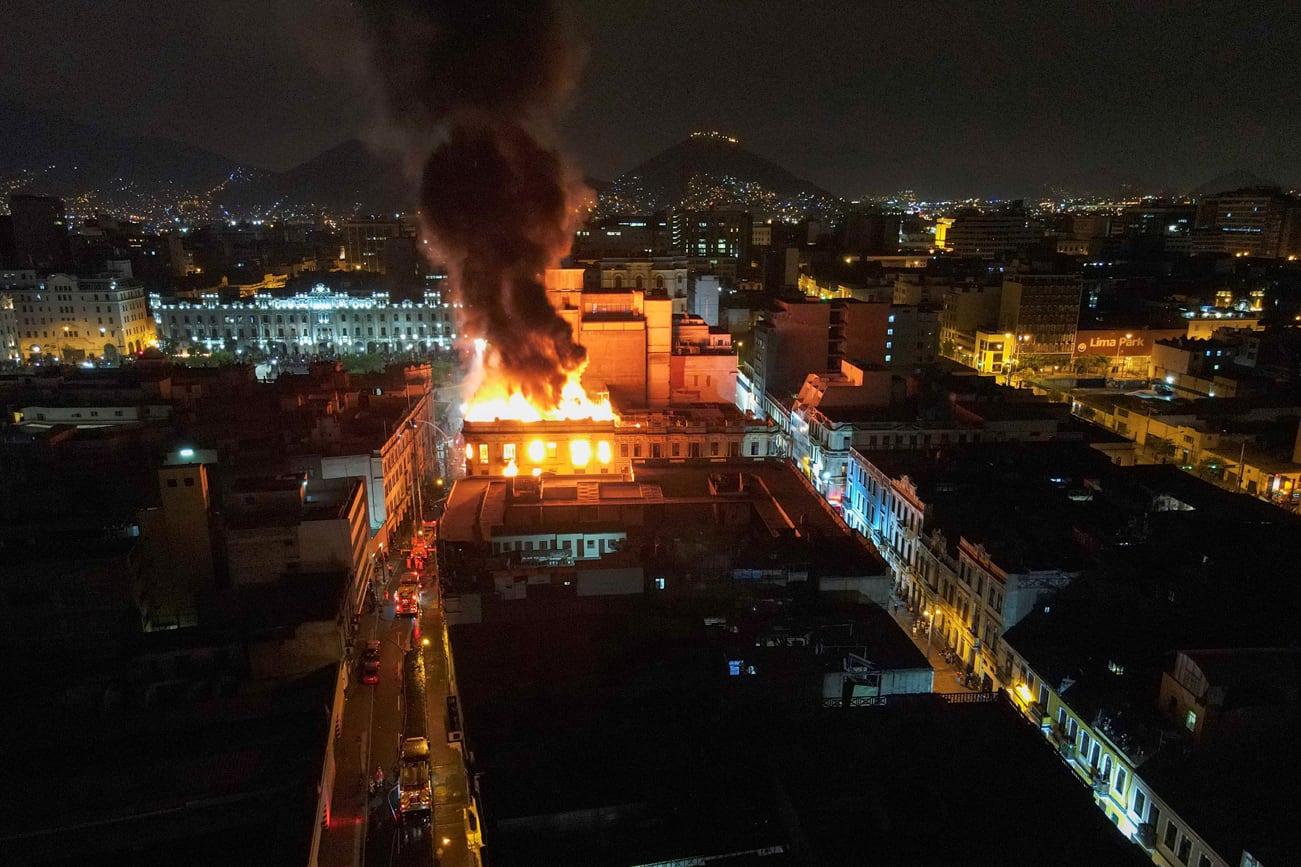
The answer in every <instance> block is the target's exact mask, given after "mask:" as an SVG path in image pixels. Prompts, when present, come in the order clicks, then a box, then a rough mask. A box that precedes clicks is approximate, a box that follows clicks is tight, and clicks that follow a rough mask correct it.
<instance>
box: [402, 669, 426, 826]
mask: <svg viewBox="0 0 1301 867" xmlns="http://www.w3.org/2000/svg"><path fill="white" fill-rule="evenodd" d="M402 705H403V713H402V745H401V747H399V751H398V815H399V819H400V821H401V823H402V827H403V829H404V830H406V831H408V832H415V833H421V832H423V831H426V830H428V829H429V826H430V822H431V819H432V816H433V804H434V795H433V769H432V765H431V763H430V756H429V737H428V723H427V717H426V709H425V660H424V657H423V656H421V653H420V648H419V647H414V648H412V649H411V650H408V651H407V654H406V656H405V658H404V659H403V660H402Z"/></svg>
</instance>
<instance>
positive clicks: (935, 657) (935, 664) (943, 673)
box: [890, 605, 976, 692]
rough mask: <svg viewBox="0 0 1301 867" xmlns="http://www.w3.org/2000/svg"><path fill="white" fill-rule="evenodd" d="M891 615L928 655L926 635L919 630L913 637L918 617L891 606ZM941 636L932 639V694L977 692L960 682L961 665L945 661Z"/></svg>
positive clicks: (902, 608)
mask: <svg viewBox="0 0 1301 867" xmlns="http://www.w3.org/2000/svg"><path fill="white" fill-rule="evenodd" d="M890 609H891V610H890V613H891V614H893V615H894V619H895V622H896V623H898V624H899V628H900V629H902V630H903V632H904V635H907V636H908V637H909V638H911V639H912V640H913V643H914V644H916V645H917V649H918V650H920V651H921V652H922V653H926V652H927V649H926V633H925V631H924V630H922V629H919V630H918V631H917V634H916V635H913V630H912V625H913V621H914V620H916V619H917V616H916V615H914V614H912V613H910V612H909V611H908V609H907V608H904V607H903V606H902V605H900V606H899V607H898V608H897V609H896V608H895V607H894V606H893V605H891V606H890ZM938 638H939V636H938V634H936V635H935V636H932V638H931V644H930V657H929V662H930V664H931V668H933V669H935V681H934V684H933V685H932V687H931V692H975V691H976V690H974V689H968V688H967V687H965V686H963V685H962V684H961V683H959V681H958V674H959V672H960V671H961V668H960V665H961V663H959V664H958V665H953V664H951V663H949V662H946V661H945V659H944V645H943V643H942V640H939V641H937V640H936V639H938Z"/></svg>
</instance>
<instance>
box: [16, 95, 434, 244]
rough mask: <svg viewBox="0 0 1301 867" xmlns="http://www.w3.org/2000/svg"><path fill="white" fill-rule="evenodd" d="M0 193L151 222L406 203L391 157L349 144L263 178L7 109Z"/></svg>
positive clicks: (220, 162)
mask: <svg viewBox="0 0 1301 867" xmlns="http://www.w3.org/2000/svg"><path fill="white" fill-rule="evenodd" d="M0 188H3V189H5V190H8V191H10V192H30V193H35V194H38V195H53V196H61V197H63V198H64V199H66V200H69V201H70V202H73V201H79V202H80V204H81V205H82V206H84V207H85V208H87V209H90V208H96V209H103V210H108V211H116V212H127V213H133V214H138V215H141V216H143V217H145V218H153V219H167V218H170V217H171V216H176V215H180V216H183V217H196V218H212V217H218V218H220V217H223V216H225V215H227V214H229V215H231V216H240V217H243V216H258V215H262V216H268V217H270V216H283V215H286V214H307V213H314V212H318V211H325V212H328V213H333V214H352V213H390V212H397V211H402V210H406V209H408V208H409V207H410V206H411V204H412V203H414V201H415V184H414V183H413V182H412V181H411V180H410V179H409V178H408V177H407V176H406V175H405V173H404V172H403V170H402V165H401V160H400V158H399V155H398V154H397V153H396V152H377V151H373V150H371V149H370V148H369V147H367V146H366V145H365V144H363V143H362V142H361V141H358V140H350V141H345V142H343V143H341V144H339V145H336V146H335V147H333V148H330V149H329V150H327V151H324V152H323V153H320V154H318V155H317V156H315V157H313V158H312V159H310V160H308V161H306V162H304V163H302V164H300V165H298V166H295V167H294V168H291V169H288V170H286V171H283V172H270V171H266V170H264V169H260V168H255V167H252V166H248V165H243V164H241V163H239V162H236V161H235V160H231V159H228V158H226V157H223V156H219V155H217V154H214V153H211V152H209V151H206V150H203V149H202V148H197V147H194V146H192V145H188V144H185V143H184V142H179V141H174V140H172V139H166V138H160V137H155V136H125V135H119V134H117V133H113V132H110V131H107V130H103V129H99V128H96V127H93V126H88V125H86V124H82V123H78V122H76V121H73V120H70V119H68V118H65V117H60V116H58V115H54V114H49V113H46V112H42V111H39V110H36V109H32V108H30V107H27V106H21V105H15V104H11V103H0ZM181 203H184V204H183V205H182V204H181Z"/></svg>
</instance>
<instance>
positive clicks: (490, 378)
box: [464, 340, 616, 422]
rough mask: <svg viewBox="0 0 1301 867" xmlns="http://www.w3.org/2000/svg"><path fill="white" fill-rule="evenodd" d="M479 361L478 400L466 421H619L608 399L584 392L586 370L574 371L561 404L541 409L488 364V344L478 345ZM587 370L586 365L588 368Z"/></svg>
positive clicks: (471, 404)
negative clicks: (593, 397) (589, 395)
mask: <svg viewBox="0 0 1301 867" xmlns="http://www.w3.org/2000/svg"><path fill="white" fill-rule="evenodd" d="M474 348H475V357H474V363H473V367H472V368H471V374H470V381H471V382H474V381H475V380H476V379H477V380H478V387H477V388H475V390H474V398H473V399H472V400H471V401H470V402H469V403H468V404H467V405H466V406H465V412H464V416H465V420H466V421H472V422H489V421H525V422H535V421H583V420H591V421H615V420H616V417H615V412H614V407H613V406H611V405H610V399H609V398H608V397H602V398H601V399H600V400H592V399H591V398H590V397H588V394H587V389H585V388H583V383H582V375H583V368H581V367H580V368H578V369H576V370H571V371H569V373H568V377H567V379H566V381H565V385H564V387H563V388H562V389H561V390H560V403H559V404H557V405H556V406H554V407H546V406H540V405H538V404H537V403H535V402H533V401H531V400H529V398H528V397H526V396H525V395H524V394H523V393H522V392H521V391H520V389H519V386H518V385H515V384H512V383H510V382H508V381H507V380H506V379H505V377H503V376H502V374H501V371H500V370H499V369H497V368H495V367H494V366H492V365H491V364H490V363H489V362H486V361H485V348H486V343H485V342H484V341H483V340H475V341H474ZM584 366H586V365H584Z"/></svg>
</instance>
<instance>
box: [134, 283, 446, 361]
mask: <svg viewBox="0 0 1301 867" xmlns="http://www.w3.org/2000/svg"><path fill="white" fill-rule="evenodd" d="M150 306H151V307H152V308H153V313H154V320H155V322H156V323H157V326H158V339H159V341H160V342H164V343H166V342H168V341H170V342H171V345H173V346H174V347H175V348H176V349H180V350H185V349H191V350H204V351H212V350H217V349H223V350H227V351H230V352H236V353H241V352H244V351H247V350H249V349H256V350H259V351H262V352H266V353H269V354H273V355H285V356H295V355H317V354H330V355H345V354H350V353H362V352H402V351H419V352H425V351H429V350H433V349H448V348H450V347H451V346H452V343H453V341H454V340H455V339H456V329H455V325H454V324H453V317H452V314H453V307H454V306H456V305H453V304H451V303H450V302H447V301H444V300H443V293H442V291H441V289H440V288H430V289H427V290H426V291H425V297H424V300H422V301H418V302H413V301H400V302H394V301H392V300H391V299H390V297H389V295H388V294H387V293H383V292H377V293H375V294H373V295H371V296H370V297H354V296H352V295H348V294H345V293H342V292H335V291H333V290H331V289H329V288H327V287H325V286H324V285H321V284H317V285H316V286H315V287H314V288H313V289H311V290H310V291H308V292H300V293H299V294H297V295H294V296H292V297H290V298H277V297H274V296H272V295H255V296H253V297H251V298H246V299H240V300H237V301H222V300H221V299H220V298H219V297H218V296H217V295H215V294H210V295H205V296H204V297H203V299H202V300H201V301H180V300H178V301H168V302H164V301H163V300H162V298H161V297H160V296H158V295H156V294H155V295H152V296H150Z"/></svg>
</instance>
